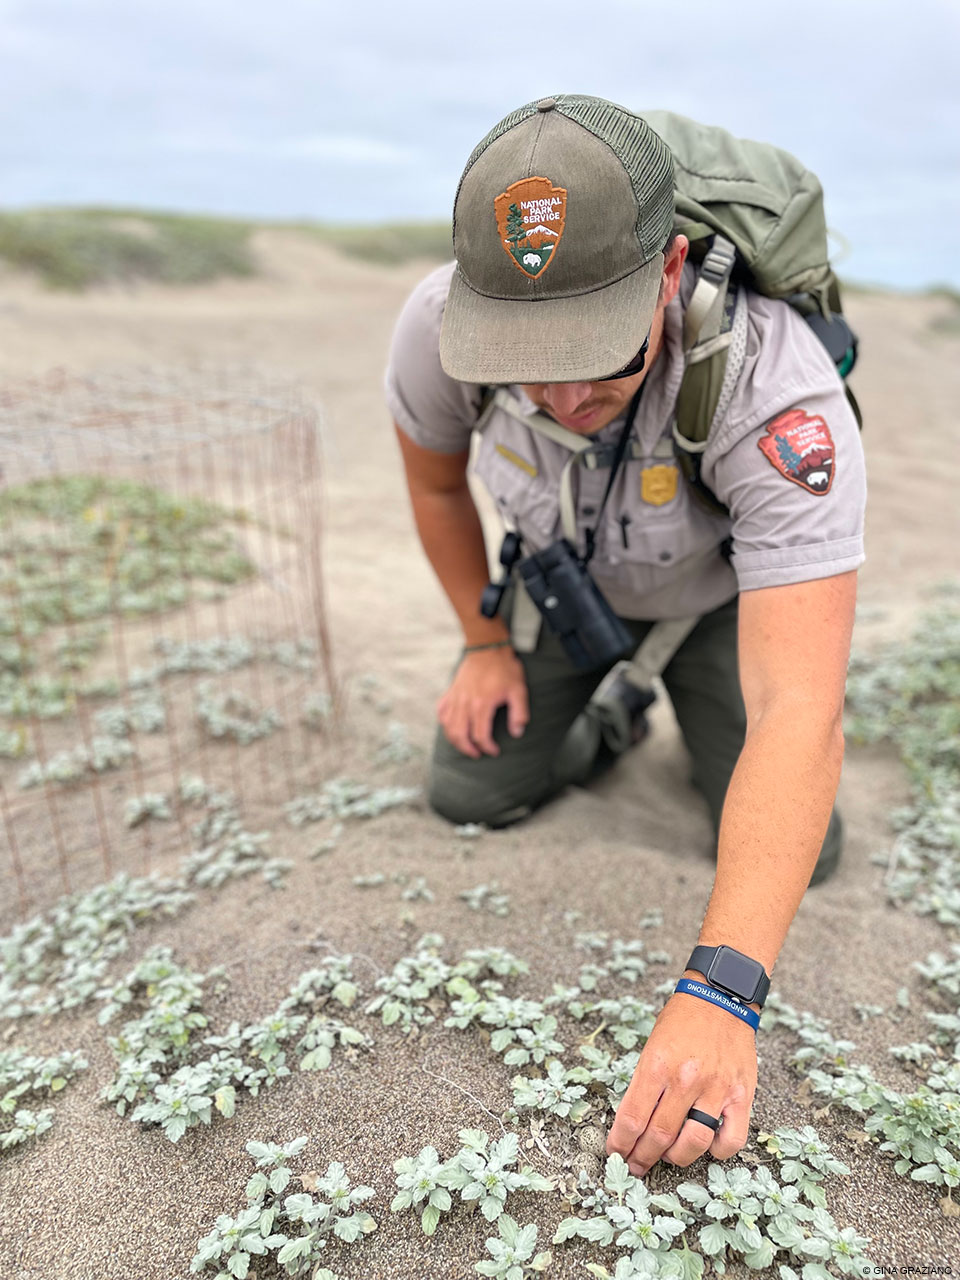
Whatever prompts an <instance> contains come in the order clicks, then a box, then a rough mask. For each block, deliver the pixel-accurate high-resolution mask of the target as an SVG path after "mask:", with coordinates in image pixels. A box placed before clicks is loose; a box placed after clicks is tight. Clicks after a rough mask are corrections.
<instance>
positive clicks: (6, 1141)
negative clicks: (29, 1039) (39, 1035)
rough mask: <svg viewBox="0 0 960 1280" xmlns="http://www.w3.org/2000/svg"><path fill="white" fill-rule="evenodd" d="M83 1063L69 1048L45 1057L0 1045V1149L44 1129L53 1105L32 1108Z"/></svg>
mask: <svg viewBox="0 0 960 1280" xmlns="http://www.w3.org/2000/svg"><path fill="white" fill-rule="evenodd" d="M86 1067H87V1062H86V1059H85V1058H83V1057H82V1056H81V1055H80V1054H79V1053H75V1052H73V1051H72V1050H67V1051H65V1052H63V1053H54V1054H50V1055H48V1056H47V1057H44V1056H43V1055H41V1054H30V1053H26V1052H25V1051H24V1050H23V1049H18V1048H16V1047H14V1048H10V1049H0V1150H3V1151H8V1150H9V1149H10V1148H12V1147H17V1146H20V1145H21V1144H22V1143H24V1142H27V1141H28V1140H29V1139H30V1138H36V1137H39V1136H40V1135H41V1134H43V1133H46V1131H47V1130H48V1129H49V1128H50V1127H51V1126H52V1124H53V1122H54V1108H53V1107H41V1108H40V1110H35V1108H36V1106H37V1102H38V1101H39V1100H40V1099H41V1098H42V1097H44V1096H47V1095H55V1094H58V1093H59V1092H60V1091H61V1089H64V1088H66V1086H67V1085H68V1084H69V1082H70V1081H71V1080H72V1079H73V1077H74V1076H75V1075H76V1074H77V1072H79V1071H84V1070H86ZM25 1102H29V1103H30V1105H29V1106H24V1105H23V1104H24V1103H25Z"/></svg>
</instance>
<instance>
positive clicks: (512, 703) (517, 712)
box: [507, 684, 530, 738]
mask: <svg viewBox="0 0 960 1280" xmlns="http://www.w3.org/2000/svg"><path fill="white" fill-rule="evenodd" d="M529 721H530V698H529V695H528V694H527V686H526V684H519V685H515V686H514V687H513V688H512V689H511V690H510V692H509V693H508V694H507V729H508V730H509V733H510V737H511V738H519V737H520V736H521V735H522V734H523V731H524V729H525V728H526V727H527V725H528V723H529Z"/></svg>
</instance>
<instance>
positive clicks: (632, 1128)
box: [607, 1076, 663, 1160]
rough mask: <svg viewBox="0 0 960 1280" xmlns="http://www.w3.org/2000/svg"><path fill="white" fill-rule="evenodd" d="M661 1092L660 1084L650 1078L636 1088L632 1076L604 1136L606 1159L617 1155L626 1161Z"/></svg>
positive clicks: (636, 1085)
mask: <svg viewBox="0 0 960 1280" xmlns="http://www.w3.org/2000/svg"><path fill="white" fill-rule="evenodd" d="M662 1092H663V1085H662V1083H661V1082H659V1081H657V1080H655V1079H654V1078H653V1077H652V1076H649V1077H646V1078H645V1079H644V1080H642V1081H640V1082H639V1084H638V1081H637V1077H636V1076H634V1078H633V1080H632V1081H631V1082H630V1087H629V1089H628V1090H627V1092H626V1095H625V1096H624V1098H623V1100H622V1102H621V1103H620V1106H619V1107H618V1108H617V1114H616V1116H615V1117H614V1120H613V1124H612V1125H611V1126H610V1132H609V1133H608V1134H607V1155H610V1156H612V1155H614V1154H619V1155H621V1156H623V1158H624V1160H626V1159H627V1157H628V1156H629V1155H630V1153H631V1151H633V1149H634V1147H635V1146H636V1143H637V1139H638V1138H639V1137H640V1135H641V1134H642V1133H643V1132H644V1130H645V1129H646V1127H647V1125H648V1124H649V1122H650V1117H651V1116H652V1115H653V1112H654V1108H655V1107H656V1106H657V1103H658V1102H659V1101H660V1097H661V1094H662Z"/></svg>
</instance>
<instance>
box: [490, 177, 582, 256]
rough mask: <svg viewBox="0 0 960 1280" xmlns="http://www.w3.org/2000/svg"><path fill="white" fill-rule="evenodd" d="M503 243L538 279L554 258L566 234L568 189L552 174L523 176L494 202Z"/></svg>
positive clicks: (505, 249) (509, 254)
mask: <svg viewBox="0 0 960 1280" xmlns="http://www.w3.org/2000/svg"><path fill="white" fill-rule="evenodd" d="M493 207H494V212H495V213H496V216H497V230H498V231H499V232H500V243H501V244H502V245H503V248H504V252H505V253H506V254H507V255H508V256H509V258H510V261H511V262H512V263H513V264H514V266H515V267H517V268H518V269H519V270H520V271H522V272H523V274H524V275H525V276H528V277H529V278H530V279H531V280H535V279H536V278H537V276H542V275H543V273H544V271H546V269H547V267H549V265H550V263H551V262H552V261H553V259H554V256H555V254H556V252H557V245H558V244H559V243H560V237H561V236H562V235H563V224H564V220H565V218H566V214H567V193H566V191H565V190H564V188H563V187H555V186H554V185H553V183H552V182H551V181H550V179H549V178H521V179H520V181H519V182H513V183H511V184H510V186H509V187H507V189H506V191H501V193H500V195H498V196H497V198H496V199H495V200H494V202H493Z"/></svg>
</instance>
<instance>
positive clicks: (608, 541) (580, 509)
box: [386, 263, 866, 619]
mask: <svg viewBox="0 0 960 1280" xmlns="http://www.w3.org/2000/svg"><path fill="white" fill-rule="evenodd" d="M453 269H454V267H453V264H452V263H451V264H448V265H445V266H443V267H439V268H438V269H437V270H436V271H433V272H431V274H430V275H429V276H427V277H426V279H425V280H423V281H422V282H421V283H420V284H419V285H418V286H417V287H416V288H415V289H414V291H413V293H412V294H411V295H410V297H409V299H408V300H407V303H406V305H405V306H404V308H403V311H402V312H401V315H400V317H399V319H398V321H397V325H396V329H395V331H394V335H393V342H392V346H391V350H390V359H389V365H388V368H387V374H386V397H387V405H388V407H389V409H390V411H391V413H392V414H393V417H394V419H395V421H396V423H397V425H398V426H399V427H400V428H401V429H402V430H403V431H404V432H405V433H406V434H407V435H408V436H409V437H410V438H411V439H412V440H413V441H414V442H415V443H416V444H418V445H421V446H422V447H423V448H426V449H432V450H435V451H437V452H438V453H457V452H460V451H461V450H463V449H466V448H467V447H468V446H469V444H470V440H471V433H472V430H473V427H474V425H475V424H476V422H477V420H478V417H479V415H480V407H481V401H482V396H483V388H481V387H479V386H477V385H475V384H473V383H464V382H457V381H455V380H454V379H452V378H450V377H448V376H447V375H446V374H445V373H444V372H443V369H442V367H441V365H440V355H439V332H440V322H441V319H442V316H443V307H444V303H445V301H446V296H447V290H448V288H449V284H450V277H451V274H452V272H453ZM694 280H695V275H694V272H693V269H692V268H690V267H689V265H688V266H687V267H686V268H685V269H684V279H683V284H682V286H681V290H680V293H679V294H678V296H677V297H675V298H674V299H673V301H672V302H671V303H670V304H669V305H668V306H667V308H666V310H665V314H664V340H663V345H662V347H661V350H660V353H659V355H658V356H657V358H656V360H655V362H654V364H653V365H652V367H651V369H650V372H649V374H648V375H647V379H646V382H645V387H644V392H643V395H642V397H641V399H640V406H639V411H638V413H637V417H636V420H635V423H634V428H633V434H634V437H635V438H636V439H637V440H638V441H639V452H640V455H641V456H640V457H638V458H634V459H631V460H630V461H628V462H625V463H624V464H623V466H622V467H621V469H620V472H619V473H618V475H617V477H616V480H615V482H614V486H613V489H612V491H611V494H610V498H609V500H608V502H607V506H606V509H605V511H604V513H603V517H602V519H601V522H600V525H599V527H598V528H597V531H596V551H595V554H594V558H593V560H592V562H591V566H590V571H591V574H592V576H593V577H594V579H595V581H596V582H597V585H598V586H599V587H600V589H601V590H602V591H603V593H604V595H605V596H606V597H607V599H608V600H609V601H610V604H611V605H612V606H613V608H614V609H615V610H616V611H617V613H619V614H620V615H621V616H622V617H625V618H643V619H657V618H680V617H685V616H688V615H690V614H702V613H705V612H707V611H709V610H711V609H715V608H717V607H719V606H720V605H721V604H724V603H725V602H726V601H728V600H730V599H732V597H733V596H734V595H736V593H737V591H738V590H740V591H749V590H754V589H756V588H759V587H772V586H780V585H786V584H789V583H796V582H806V581H809V580H811V579H815V578H825V577H829V576H831V575H833V574H839V573H846V572H848V571H849V570H851V569H856V568H857V567H858V566H859V565H860V564H862V563H863V559H864V555H863V518H864V504H865V501H866V481H865V475H864V461H863V451H862V448H861V444H860V434H859V431H858V429H857V423H856V419H855V418H854V416H853V413H852V411H851V409H850V406H849V404H848V403H847V400H846V397H845V395H844V391H843V385H842V383H841V381H840V378H839V377H838V375H837V372H836V369H835V368H834V366H833V363H832V361H831V360H830V357H829V356H828V355H827V353H826V351H825V350H824V348H823V346H822V345H821V343H820V342H819V341H818V340H817V338H816V337H814V335H813V334H812V333H811V332H810V330H809V328H808V327H807V325H806V323H805V322H804V321H803V319H802V318H801V317H800V316H798V315H797V314H796V312H794V311H793V310H792V308H791V307H789V306H788V305H787V304H786V303H783V302H775V301H771V300H770V299H768V298H763V297H761V296H760V295H759V294H755V293H748V294H747V304H748V318H747V350H746V358H745V361H744V364H743V368H742V371H741V374H740V378H739V380H738V383H737V387H736V390H735V392H734V394H733V397H732V399H731V400H730V403H729V405H728V407H727V411H726V413H725V415H724V417H723V419H722V420H721V421H720V422H719V423H716V424H715V425H714V428H713V430H712V431H711V434H710V440H709V443H708V446H707V449H706V451H705V452H704V455H703V466H702V472H701V474H702V477H703V480H704V481H705V482H706V484H707V485H708V486H709V487H710V489H711V490H712V491H713V493H714V494H716V496H717V497H718V498H719V500H720V501H721V502H722V503H723V504H724V505H725V506H727V507H728V508H729V511H730V515H729V517H727V516H720V515H716V514H713V513H712V512H710V511H708V510H706V509H705V508H704V506H703V505H702V503H701V502H700V501H699V500H698V498H697V497H696V495H695V494H694V493H693V492H692V490H691V486H690V485H689V483H688V481H687V480H686V479H685V478H684V477H683V475H682V474H681V473H680V472H679V469H678V468H677V467H676V464H675V463H674V462H673V460H672V459H671V457H670V456H669V453H668V451H667V450H666V449H665V447H664V443H663V442H664V441H665V440H669V439H670V435H671V429H672V425H673V419H674V412H675V404H676V398H677V392H678V390H679V387H680V381H681V378H682V376H683V351H682V328H683V307H684V304H685V301H686V300H687V299H688V298H689V296H690V292H691V291H692V287H693V283H694ZM509 390H510V392H511V394H512V395H513V396H514V397H515V398H516V401H517V407H518V408H519V410H520V416H519V418H518V417H517V416H516V415H515V414H511V413H508V412H506V411H504V410H502V409H499V408H497V409H495V410H494V411H493V413H492V414H490V416H489V417H488V419H487V424H486V426H485V429H484V431H483V433H482V436H481V440H480V446H479V449H478V450H477V453H476V457H475V461H474V470H475V472H476V475H477V476H478V477H479V479H480V480H481V481H482V482H483V484H484V485H485V487H486V488H487V490H488V491H489V493H490V495H491V497H492V498H493V500H494V502H495V503H496V504H497V506H498V507H499V509H500V511H501V513H502V514H503V515H504V516H505V518H506V519H507V520H508V521H509V522H511V523H512V524H513V525H514V526H515V527H516V528H517V529H518V531H519V532H520V533H521V535H522V536H523V540H524V547H525V549H526V551H527V552H530V551H539V550H542V549H543V548H544V547H546V546H547V545H548V544H549V543H551V542H553V541H554V540H555V539H556V538H558V537H560V536H562V529H561V526H560V508H559V485H560V475H561V472H562V470H563V467H564V464H565V463H566V461H567V459H568V458H569V457H570V451H569V450H568V449H566V448H565V447H564V446H563V445H561V444H558V443H555V442H553V441H551V440H548V439H545V438H544V437H543V436H541V435H539V434H537V433H535V432H534V431H532V430H531V429H530V428H529V427H526V426H524V424H523V422H522V421H521V420H520V418H522V417H523V415H524V414H526V415H530V414H533V413H535V412H538V410H537V407H536V405H534V404H533V402H532V401H531V400H530V399H529V397H527V396H526V395H525V393H524V392H523V390H522V389H521V388H520V387H519V386H514V387H511V388H509ZM623 422H624V419H623V418H622V417H621V418H618V419H617V420H616V421H614V422H612V423H610V424H609V425H608V426H606V427H604V428H603V429H602V430H601V431H599V432H597V433H596V435H595V436H594V437H593V438H594V439H595V440H598V441H601V442H614V441H616V439H617V436H618V435H619V432H620V430H621V428H622V426H623ZM609 474H610V473H609V470H608V469H597V470H592V471H591V470H586V469H584V468H582V467H580V468H578V469H577V473H576V481H575V483H576V486H577V489H576V496H577V527H578V541H579V546H580V550H581V551H583V549H584V544H585V529H586V528H587V527H592V526H593V525H595V523H596V521H595V517H596V513H597V511H598V510H599V508H600V504H601V500H602V497H603V492H604V489H605V488H606V485H607V480H608V478H609ZM727 538H730V539H731V540H732V556H731V557H730V558H729V559H728V558H726V557H725V556H724V555H723V554H722V552H721V550H720V548H721V544H722V543H723V542H724V541H725V540H726V539H727Z"/></svg>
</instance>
